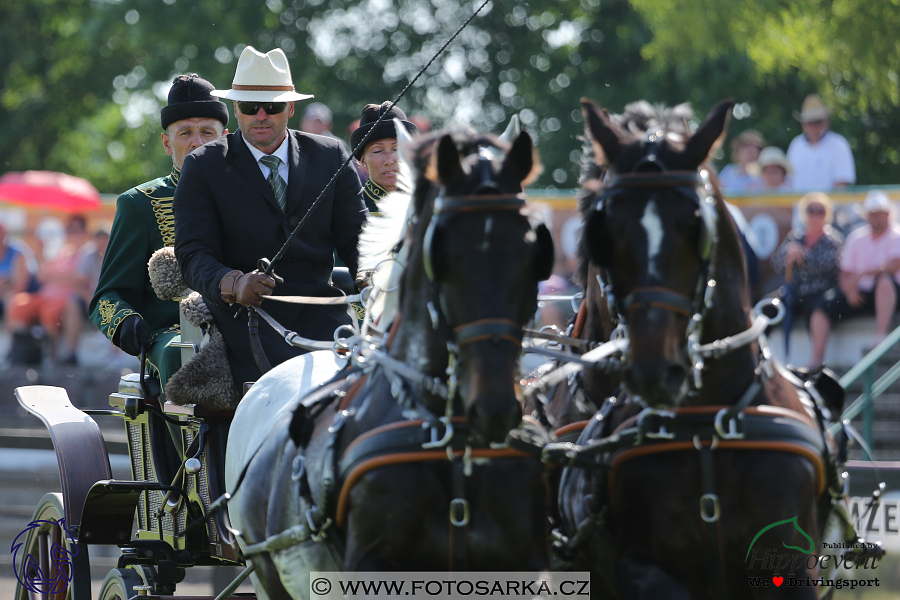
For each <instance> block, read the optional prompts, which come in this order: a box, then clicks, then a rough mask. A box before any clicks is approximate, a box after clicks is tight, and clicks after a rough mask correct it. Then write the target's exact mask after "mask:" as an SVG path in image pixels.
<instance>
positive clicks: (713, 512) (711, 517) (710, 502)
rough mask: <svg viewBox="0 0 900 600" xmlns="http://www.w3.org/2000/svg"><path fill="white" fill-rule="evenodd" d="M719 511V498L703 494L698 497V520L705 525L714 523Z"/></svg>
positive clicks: (717, 518)
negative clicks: (705, 523) (701, 520)
mask: <svg viewBox="0 0 900 600" xmlns="http://www.w3.org/2000/svg"><path fill="white" fill-rule="evenodd" d="M720 514H721V509H720V507H719V497H718V496H717V495H715V494H703V495H702V496H700V518H701V519H703V520H704V521H706V522H707V523H715V522H716V521H718V520H719V515H720Z"/></svg>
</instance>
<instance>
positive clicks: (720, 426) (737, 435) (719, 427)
mask: <svg viewBox="0 0 900 600" xmlns="http://www.w3.org/2000/svg"><path fill="white" fill-rule="evenodd" d="M727 412H728V409H727V408H723V409H722V410H720V411H719V412H717V413H716V421H715V429H716V433H717V434H718V435H719V437H720V438H722V439H723V440H742V439H744V432H743V431H738V428H737V424H738V421H740V420H742V419H743V418H744V413H742V412H739V413H738V414H737V415H735V416H734V417H732V418H731V419H729V420H728V431H726V430H725V426H724V423H723V422H722V421H723V419H724V418H725V414H726V413H727Z"/></svg>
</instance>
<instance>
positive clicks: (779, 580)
mask: <svg viewBox="0 0 900 600" xmlns="http://www.w3.org/2000/svg"><path fill="white" fill-rule="evenodd" d="M783 582H784V577H773V578H772V583H774V584H775V587H781V584H782V583H783Z"/></svg>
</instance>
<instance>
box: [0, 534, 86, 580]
mask: <svg viewBox="0 0 900 600" xmlns="http://www.w3.org/2000/svg"><path fill="white" fill-rule="evenodd" d="M45 523H46V524H49V525H52V526H58V527H60V528H61V529H62V531H63V534H64V537H63V542H62V545H60V544H57V543H55V542H54V543H53V544H52V545H51V546H50V548H49V550H50V551H49V553H48V554H49V562H48V565H49V567H50V572H49V573H44V570H43V568H42V567H41V561H40V557H37V558H35V557H34V556H32V555H31V554H30V553H26V554H25V556H24V557H23V556H20V554H21V553H22V552H24V549H23V546H24V545H25V540H27V539H28V536H27V534H28V533H29V532H30V531H32V530H34V531H35V535H37V534H38V532H37V530H39V529H40V528H41V527H42V526H43V525H44V524H45ZM23 536H24V537H23ZM66 538H68V539H70V540H72V542H73V544H72V548H73V549H74V552H70V551H69V550H68V549H67V548H66V547H65V539H66ZM20 539H21V540H22V541H21V542H20V541H19V540H20ZM74 541H75V538H74V537H73V536H72V534H71V533H69V530H68V529H66V520H65V519H60V520H59V521H43V520H38V521H32V522H31V523H29V524H28V526H27V527H26V528H25V529H24V530H23V531H22V532H21V533H20V534H19V535H17V536H16V539H15V540H13V543H12V547H11V548H10V552H12V555H13V569H14V570H15V573H16V579H18V580H19V583H20V584H22V587H23V588H25V589H26V590H28V591H29V592H32V593H35V594H40V595H42V596H44V595H49V594H57V593H59V592H62V591H63V590H65V589H66V588H67V587H69V583H70V582H71V581H72V572H73V569H72V558H73V557H75V556H77V555H78V546H76V545H75V544H74ZM51 574H53V576H52V577H51Z"/></svg>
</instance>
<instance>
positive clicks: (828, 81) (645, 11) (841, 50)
mask: <svg viewBox="0 0 900 600" xmlns="http://www.w3.org/2000/svg"><path fill="white" fill-rule="evenodd" d="M632 1H633V4H634V6H635V8H636V9H637V10H638V11H639V12H640V13H641V15H642V16H643V17H644V18H645V19H646V22H647V23H648V25H649V26H650V29H651V30H652V31H653V34H654V37H653V41H651V42H650V43H649V44H647V46H645V47H644V49H643V56H644V57H645V58H647V59H648V60H650V61H651V62H652V63H653V65H654V68H655V69H657V70H659V71H661V72H670V71H671V70H673V69H685V68H687V69H694V68H696V66H697V65H699V64H702V63H708V62H709V61H720V59H721V58H722V57H726V56H730V55H740V56H745V57H747V59H749V61H750V66H751V68H750V69H749V70H748V71H746V72H745V74H746V75H747V76H748V77H749V78H750V82H749V83H750V84H751V85H754V86H758V87H759V88H760V89H763V88H765V86H766V84H767V83H768V82H771V81H773V80H779V79H781V80H785V81H788V80H792V79H793V80H795V81H797V83H798V85H795V86H794V87H795V89H796V90H798V91H799V90H803V91H804V92H806V91H808V92H817V93H819V94H820V95H822V97H823V98H824V99H825V101H826V103H827V104H829V105H830V106H831V107H832V108H833V115H832V128H833V129H834V130H835V131H838V132H840V133H842V134H844V135H845V136H846V137H847V138H848V140H849V141H850V145H851V146H852V148H853V151H854V156H855V159H856V166H857V180H858V182H859V183H862V184H878V183H896V182H897V166H898V165H900V143H898V140H897V136H896V135H894V133H893V132H896V130H897V127H898V126H900V86H898V73H900V41H898V38H897V34H896V32H897V30H898V28H900V0H882V1H879V2H867V1H864V0H794V1H792V2H784V1H781V0H691V1H689V2H688V1H686V0H632ZM723 66H724V65H723ZM776 99H779V100H781V99H783V100H788V98H784V97H783V96H782V95H781V94H778V97H777V98H776ZM789 99H790V100H791V105H790V108H792V109H794V110H797V109H799V104H800V101H801V100H802V98H797V97H791V98H789ZM761 100H763V101H762V102H759V103H758V104H755V105H754V106H755V107H757V108H758V109H759V110H761V111H774V112H779V111H778V110H777V109H776V108H775V107H774V106H772V105H771V103H770V102H765V101H764V100H765V99H764V98H763V99H761ZM781 112H783V111H781ZM761 122H763V123H766V124H767V125H769V127H767V128H766V129H767V130H766V131H764V133H767V135H769V134H770V132H771V134H773V135H774V136H775V139H776V140H777V141H779V142H782V143H783V141H782V140H783V139H784V137H783V136H781V135H780V134H779V133H780V132H777V130H776V129H775V128H774V127H773V125H774V123H767V119H766V118H762V119H761ZM782 122H783V123H785V124H786V125H785V126H787V124H788V123H789V122H788V121H787V120H783V121H782ZM791 126H792V127H791V128H792V129H793V130H795V131H796V130H797V129H798V128H797V127H796V125H795V124H791ZM782 147H784V146H782Z"/></svg>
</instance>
